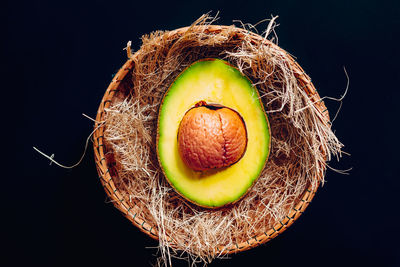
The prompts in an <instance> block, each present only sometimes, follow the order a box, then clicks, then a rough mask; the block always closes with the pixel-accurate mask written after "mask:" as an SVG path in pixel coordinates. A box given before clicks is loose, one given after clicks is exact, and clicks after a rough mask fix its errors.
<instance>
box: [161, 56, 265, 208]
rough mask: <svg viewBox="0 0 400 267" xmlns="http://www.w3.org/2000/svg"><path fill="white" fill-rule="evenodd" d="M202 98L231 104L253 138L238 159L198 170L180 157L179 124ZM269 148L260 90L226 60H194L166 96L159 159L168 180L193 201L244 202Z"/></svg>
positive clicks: (216, 204)
mask: <svg viewBox="0 0 400 267" xmlns="http://www.w3.org/2000/svg"><path fill="white" fill-rule="evenodd" d="M200 101H205V102H207V103H217V104H220V105H223V106H226V107H229V108H231V109H234V110H235V111H237V112H238V113H239V114H240V115H241V116H242V118H243V120H244V122H245V125H246V129H247V138H248V141H247V147H246V151H245V153H244V155H243V156H242V158H241V159H240V160H239V161H238V162H237V163H235V164H233V165H231V166H229V167H226V168H223V169H213V170H208V171H203V172H198V171H194V170H192V169H190V168H189V167H187V166H186V165H185V163H184V162H183V160H182V158H181V157H180V154H179V151H178V140H177V134H178V129H179V124H180V122H181V120H182V118H183V116H184V115H185V113H186V112H187V111H188V110H189V109H190V108H192V107H194V106H195V104H196V103H198V102H200ZM269 150H270V131H269V124H268V119H267V117H266V115H265V112H264V108H263V105H262V103H261V102H260V99H259V95H258V92H257V89H256V88H254V87H253V86H252V84H251V82H250V81H249V79H248V78H247V77H245V76H243V75H242V74H241V73H240V71H239V70H237V69H236V68H234V67H232V66H231V65H229V64H228V63H227V62H226V61H223V60H220V59H206V60H201V61H197V62H195V63H193V64H192V65H190V66H189V67H188V68H187V69H186V70H184V71H183V72H182V73H181V74H180V75H179V76H178V77H177V78H176V80H175V81H174V82H173V83H172V85H171V86H170V88H169V89H168V91H167V93H166V94H165V96H164V99H163V103H162V104H161V107H160V111H159V120H158V136H157V151H158V159H159V162H160V164H161V167H162V169H163V172H164V174H165V176H166V178H167V180H168V181H169V182H170V184H171V185H172V186H173V187H174V188H175V189H176V191H177V192H178V193H179V194H181V195H182V196H183V197H185V198H186V199H188V200H189V201H191V202H194V203H196V204H198V205H200V206H204V207H220V206H224V205H227V204H229V203H233V202H235V201H237V200H239V199H240V198H241V197H242V196H243V195H244V194H245V193H246V192H247V191H248V189H249V188H250V187H251V186H252V184H253V183H254V181H255V180H256V179H257V178H258V177H259V175H260V173H261V171H262V170H263V168H264V165H265V162H266V160H267V158H268V155H269Z"/></svg>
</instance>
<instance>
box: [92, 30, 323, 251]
mask: <svg viewBox="0 0 400 267" xmlns="http://www.w3.org/2000/svg"><path fill="white" fill-rule="evenodd" d="M198 27H206V29H205V30H206V32H210V33H218V32H220V31H221V30H222V29H224V28H226V27H232V26H218V25H207V26H198ZM187 29H188V27H185V28H180V29H177V30H174V31H170V32H166V33H165V34H169V36H170V37H171V38H173V37H174V38H177V37H180V36H181V35H182V33H183V32H185V31H186V30H187ZM202 30H204V28H202ZM235 31H236V36H237V40H236V41H237V42H240V41H241V40H242V39H243V38H244V34H246V35H247V36H249V34H250V37H251V40H252V41H253V42H254V43H263V44H264V45H266V46H274V47H275V48H277V49H280V50H281V51H283V52H284V53H286V54H287V52H285V51H284V50H282V49H281V48H279V47H278V46H277V45H275V44H273V43H272V42H270V41H268V40H266V39H265V38H263V37H261V36H260V35H257V34H255V33H249V32H248V31H246V30H244V29H241V28H235ZM139 52H140V51H138V52H136V53H135V54H134V55H133V56H132V57H130V58H129V59H128V60H127V61H126V63H125V64H124V65H123V66H122V68H121V69H120V70H119V71H118V72H117V73H116V75H115V76H114V78H113V80H112V81H111V83H110V85H109V86H108V88H107V90H106V92H105V94H104V97H103V99H102V101H101V104H100V106H99V109H98V112H97V117H96V125H95V129H96V130H95V132H94V134H93V139H94V142H93V144H94V155H95V161H96V166H97V171H98V174H99V178H100V181H101V183H102V185H103V186H104V189H105V191H106V192H107V195H108V196H109V197H110V199H111V200H112V203H113V204H114V206H115V207H116V208H117V209H119V210H120V211H121V212H122V213H123V214H124V215H125V217H126V218H128V219H129V220H130V221H131V222H132V223H133V224H134V225H135V226H136V227H138V228H139V229H140V230H141V231H142V232H144V233H145V234H147V235H149V236H150V237H152V238H154V239H157V238H158V234H157V228H156V227H155V226H154V225H151V224H149V223H148V222H146V221H145V220H144V219H143V218H142V217H140V216H138V215H137V214H138V211H140V210H141V206H140V205H141V204H140V203H132V202H130V201H129V199H126V198H124V197H123V195H122V194H121V192H119V190H118V188H116V186H115V184H114V180H113V179H114V178H115V177H116V175H117V171H116V170H115V169H114V167H113V162H112V160H110V158H109V157H108V156H107V154H106V149H107V148H106V147H105V145H104V140H103V133H104V130H105V125H104V124H101V122H102V121H103V120H104V116H105V109H106V108H108V107H109V106H110V105H111V103H112V102H113V101H115V100H116V99H117V98H120V97H121V95H122V94H120V93H119V92H120V91H126V90H127V89H128V88H126V87H127V86H129V79H130V77H132V76H131V70H132V67H133V65H134V59H135V57H136V56H137V54H138V53H139ZM287 57H288V59H289V62H288V64H289V65H290V66H291V68H292V69H293V72H294V73H295V76H296V78H297V80H298V83H299V84H300V86H301V87H302V88H303V89H304V91H305V92H306V93H307V95H308V96H309V98H310V100H311V101H312V102H314V103H316V104H315V105H316V107H317V109H318V110H319V112H320V113H321V115H323V116H321V117H322V118H323V119H322V120H321V123H323V124H326V125H328V124H329V123H330V121H329V114H328V111H327V108H326V106H325V104H324V103H323V101H322V100H321V98H320V97H319V95H318V93H317V91H316V89H315V87H314V85H313V84H312V83H311V79H310V78H309V77H308V75H307V74H305V73H304V71H303V69H302V68H301V67H300V66H299V65H298V63H297V62H296V61H295V60H294V59H293V58H292V57H291V56H290V55H289V54H287ZM131 89H132V88H131ZM322 153H324V154H325V152H324V151H322ZM318 175H319V177H318V179H317V180H319V181H321V180H322V178H323V175H324V173H323V171H322V170H321V171H320V173H319V174H318ZM113 177H114V178H113ZM315 190H316V189H315ZM315 190H312V187H311V186H310V187H309V188H308V189H307V190H306V191H305V192H304V194H303V196H302V198H301V200H300V201H299V202H298V203H297V204H296V205H295V207H294V208H293V209H292V210H291V211H289V212H288V214H287V215H286V217H285V218H284V219H283V220H282V221H280V222H278V223H276V224H275V225H274V226H273V227H272V228H271V229H269V230H268V231H265V232H260V233H258V234H257V235H256V236H254V237H253V238H250V239H248V240H243V241H242V242H239V243H237V244H235V245H233V246H231V247H218V248H217V250H218V251H220V252H222V253H221V254H231V253H236V252H239V251H244V250H248V249H250V248H253V247H256V246H258V245H260V244H263V243H266V242H267V241H269V240H271V239H273V238H274V237H276V236H277V235H279V234H280V233H282V232H283V231H285V230H286V229H287V228H288V227H289V226H290V225H292V224H293V222H294V221H295V220H297V219H298V218H299V216H300V215H301V214H302V213H303V211H304V210H305V209H306V208H307V206H308V204H309V203H310V201H311V200H312V198H313V197H314V194H315Z"/></svg>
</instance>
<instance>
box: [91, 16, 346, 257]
mask: <svg viewBox="0 0 400 267" xmlns="http://www.w3.org/2000/svg"><path fill="white" fill-rule="evenodd" d="M213 22H214V21H213V19H212V18H210V17H208V16H206V15H205V16H202V17H201V18H200V19H199V20H197V21H196V22H195V23H193V24H192V25H191V26H190V27H185V28H180V29H176V30H173V31H157V32H153V33H151V34H149V35H145V36H143V37H142V45H141V47H140V49H139V50H138V51H137V52H135V53H131V50H130V47H129V46H128V47H127V51H128V60H127V61H126V63H125V64H124V65H123V66H122V68H121V69H120V70H119V71H118V72H117V73H116V75H115V76H114V77H113V80H112V82H111V84H110V85H109V87H108V88H107V91H106V92H105V94H104V97H103V99H102V102H101V104H100V106H99V109H98V113H97V117H96V125H95V132H94V135H93V139H94V151H95V161H96V165H97V169H98V173H99V175H100V180H101V182H102V184H103V186H104V188H105V190H106V192H107V194H108V196H109V198H110V200H111V201H112V203H113V204H114V205H115V207H116V208H118V209H119V210H120V211H121V212H122V213H123V214H124V215H125V216H126V218H128V219H129V220H130V221H131V222H132V223H133V225H135V226H136V227H138V228H139V229H140V230H141V231H143V232H144V233H146V234H147V235H149V236H150V237H152V238H154V239H157V240H158V241H159V250H160V255H161V258H163V259H164V260H167V261H166V262H169V263H171V261H170V259H171V255H172V256H181V257H191V258H192V259H197V260H201V261H203V262H210V261H211V260H212V259H213V258H215V257H223V256H224V255H227V254H231V253H236V252H239V251H243V250H247V249H250V248H252V247H255V246H258V245H260V244H262V243H265V242H267V241H269V240H271V239H272V238H274V237H275V236H277V235H278V234H280V233H282V232H283V231H284V230H285V229H286V228H288V227H289V226H290V225H291V224H292V223H293V222H294V221H295V220H296V219H297V218H298V217H299V216H300V215H301V214H302V212H303V211H304V210H305V209H306V207H307V206H308V204H309V203H310V201H311V199H312V198H313V196H314V194H315V192H316V190H317V188H318V187H319V185H320V184H321V183H323V181H324V175H325V170H326V166H327V164H326V162H327V161H329V160H330V159H331V156H340V152H341V147H342V144H341V143H340V142H339V141H338V139H337V138H336V136H335V135H334V133H333V132H332V130H331V124H330V119H329V115H328V111H327V109H326V107H325V105H324V103H323V101H322V100H321V98H320V97H319V95H318V93H317V91H316V89H315V88H314V86H313V84H312V83H311V79H310V78H309V76H307V75H306V74H305V72H304V71H303V69H302V68H301V67H300V66H299V65H298V64H297V63H296V61H295V60H294V59H293V58H292V57H291V56H290V55H289V54H288V53H287V52H286V51H284V50H283V49H281V48H280V47H278V46H277V45H276V44H275V43H274V41H273V40H272V41H271V39H268V38H267V37H268V36H269V35H272V36H274V31H273V28H274V25H275V24H274V22H273V20H272V21H271V22H270V23H269V25H268V28H267V30H266V31H265V32H264V33H263V34H262V35H259V34H257V33H256V32H254V31H252V30H251V28H249V27H248V26H247V27H246V26H245V25H242V26H241V27H237V26H220V25H212V23H213ZM272 39H274V38H272ZM204 58H219V59H223V60H225V61H227V62H229V63H230V64H231V65H233V66H235V67H236V68H237V69H238V70H239V71H240V72H241V73H242V74H244V75H246V76H247V77H249V79H250V80H251V81H252V83H253V85H254V86H255V87H256V88H257V90H258V92H259V96H260V98H261V101H262V103H263V104H264V108H265V112H266V114H267V116H268V119H269V123H270V131H271V151H270V156H269V159H268V162H267V163H266V165H265V167H264V169H263V171H262V173H261V175H260V177H259V178H258V180H256V182H255V183H254V184H253V186H252V187H251V188H250V190H249V191H248V192H247V194H246V195H245V196H244V197H243V198H242V199H241V200H240V201H238V202H236V203H234V204H231V205H228V206H226V207H223V208H219V209H207V208H203V207H199V206H197V205H195V204H192V203H190V202H188V201H186V200H185V199H184V198H183V197H181V196H180V195H179V194H178V193H176V192H175V190H174V189H173V188H172V187H171V185H170V184H169V183H168V182H167V180H166V178H165V177H164V174H163V172H162V170H161V168H160V165H159V162H158V160H157V150H156V142H157V140H156V136H157V119H158V112H159V107H160V104H161V101H162V99H163V96H164V93H165V92H166V91H167V90H168V88H169V86H170V85H171V83H172V82H173V81H174V79H175V78H176V77H177V76H178V75H179V74H180V73H181V72H182V71H183V70H185V68H187V67H188V66H189V65H190V64H192V63H193V62H195V61H198V60H200V59H204ZM183 252H185V253H183ZM184 255H185V256H184Z"/></svg>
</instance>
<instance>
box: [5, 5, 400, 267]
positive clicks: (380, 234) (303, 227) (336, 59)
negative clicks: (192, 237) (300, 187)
mask: <svg viewBox="0 0 400 267" xmlns="http://www.w3.org/2000/svg"><path fill="white" fill-rule="evenodd" d="M399 7H400V5H399V3H398V2H395V1H393V2H387V1H331V2H327V1H313V2H305V1H249V0H246V1H243V0H242V1H236V0H232V1H210V0H203V1H189V0H188V1H184V2H182V3H178V2H170V1H160V2H155V1H152V0H149V1H140V2H135V1H125V2H122V1H96V2H84V1H78V2H74V1H65V2H59V1H36V0H33V1H25V2H21V1H14V2H8V3H3V4H2V7H1V11H0V12H1V13H2V14H1V20H2V22H1V25H2V36H3V38H2V39H3V41H1V45H0V48H1V49H0V53H1V68H2V76H3V75H4V76H3V78H2V86H1V91H2V104H3V105H2V117H1V120H2V124H1V125H2V126H1V128H2V132H3V133H4V132H5V133H7V137H6V138H4V139H3V144H2V148H3V153H2V157H3V158H4V160H2V163H3V164H2V173H3V174H2V194H1V198H2V199H3V201H2V204H3V205H2V206H3V213H2V216H1V221H2V222H3V225H4V223H5V225H4V226H2V231H3V232H4V233H3V234H2V237H1V241H2V243H3V245H5V248H6V249H5V250H4V249H3V250H2V254H3V256H2V257H1V260H0V261H1V265H3V264H4V265H6V266H19V265H22V264H26V265H27V266H64V265H70V266H84V265H86V266H150V264H152V263H154V262H155V256H154V254H155V253H156V252H157V251H156V249H151V248H146V247H155V246H157V243H156V242H155V241H153V240H151V239H150V238H148V237H147V236H146V235H144V234H142V233H141V232H140V231H139V230H138V229H136V228H135V227H134V226H132V225H131V223H130V222H129V221H128V220H127V219H125V218H124V217H123V216H122V215H121V214H120V213H119V211H118V210H116V209H115V208H114V207H113V206H112V204H110V203H107V198H106V195H105V192H104V190H103V188H102V186H101V184H100V181H99V179H98V175H97V172H96V168H95V164H94V160H93V152H92V149H91V147H89V150H88V153H87V155H86V157H85V158H84V160H83V162H82V163H81V164H80V165H79V166H78V167H76V168H74V169H72V170H65V169H61V168H59V167H57V166H55V165H54V164H53V165H51V166H49V161H48V160H47V159H45V158H43V157H42V156H40V155H39V154H38V153H36V152H34V151H33V149H32V146H37V147H38V148H39V149H41V150H43V151H44V152H46V153H48V154H51V153H55V159H56V160H58V161H60V162H62V163H65V164H67V165H69V164H73V163H74V162H76V161H77V160H78V159H79V157H80V155H81V153H82V150H83V147H84V144H85V140H86V137H87V136H88V135H89V134H90V132H91V131H92V127H93V123H92V122H91V121H90V120H88V119H86V118H84V117H83V116H82V115H81V114H82V113H85V114H87V115H89V116H91V117H95V115H96V111H97V108H98V105H99V103H100V101H101V98H102V95H103V93H104V91H105V89H106V87H107V85H108V84H109V82H110V81H111V75H112V74H113V73H115V71H116V70H117V69H119V67H120V66H122V64H123V63H124V62H125V60H126V53H125V51H123V50H122V48H123V47H124V46H125V44H126V42H127V41H129V40H132V42H133V45H132V46H133V49H134V50H137V49H138V48H139V46H140V36H141V35H142V34H145V33H149V32H151V31H153V30H157V29H161V30H172V29H175V28H178V27H182V26H186V25H189V24H190V23H191V22H193V21H194V20H195V19H196V18H198V17H199V16H200V15H201V14H203V13H206V12H208V11H213V12H212V13H211V14H215V12H216V11H220V19H219V20H218V23H219V24H232V21H233V20H242V21H243V22H248V23H253V24H254V23H257V22H258V21H260V20H262V19H265V18H270V15H271V14H273V15H279V19H278V23H279V24H280V26H279V27H278V28H277V34H278V36H279V45H280V46H281V47H282V48H284V49H286V50H287V51H289V52H290V53H291V54H293V55H295V56H296V58H297V61H298V62H299V63H300V65H301V66H302V67H303V68H304V69H305V71H306V72H307V73H308V74H309V75H310V76H311V77H312V79H313V83H314V85H315V86H316V88H317V89H318V91H319V92H320V94H321V95H329V96H334V97H340V96H341V94H342V93H343V92H344V89H345V86H346V81H347V80H346V76H345V74H344V71H343V67H346V69H347V71H348V73H349V76H350V89H349V92H348V94H347V96H346V98H345V100H344V102H343V107H342V109H341V112H340V114H339V116H338V118H337V119H336V121H335V122H334V125H333V128H334V129H335V132H336V134H337V136H338V137H339V139H340V140H341V141H342V142H343V143H344V144H345V148H344V150H345V151H346V152H349V153H351V157H348V156H345V157H343V158H342V159H341V160H340V162H339V163H338V162H336V161H332V162H331V163H330V165H331V166H333V167H335V168H340V169H347V168H350V167H353V170H352V171H351V172H350V175H341V174H338V173H335V172H333V171H328V172H327V175H326V180H327V182H326V183H325V185H324V187H322V188H321V189H320V190H319V191H318V193H317V195H316V197H315V198H314V200H313V202H312V204H311V205H310V206H309V207H308V208H307V210H306V212H305V213H304V214H303V215H302V216H301V217H300V219H299V220H298V221H296V223H295V224H294V225H293V226H292V227H291V228H289V229H288V230H287V231H286V232H284V233H283V234H282V235H280V236H278V237H277V238H275V239H274V240H272V241H271V242H269V243H267V244H265V245H263V246H260V247H258V248H255V249H252V250H250V251H247V252H243V253H240V254H238V255H234V256H232V257H231V259H229V260H215V261H214V262H213V263H212V264H211V265H210V266H243V265H246V266H253V265H260V266H294V265H296V266H400V245H399V241H398V240H399V239H398V237H399V235H398V233H399V229H398V225H399V217H400V216H399V214H400V210H399V209H400V208H399V206H400V205H399V201H398V194H399V185H400V183H399V175H398V173H397V169H398V168H397V167H398V159H399V156H398V148H399V146H398V143H399V141H398V124H399V117H398V116H397V115H398V106H399V84H400V80H399V74H400V73H399V67H398V66H399V63H398V62H399V59H400V57H399V50H398V46H399V42H398V41H399V33H400V30H399V29H400V28H399V27H400V8H399ZM265 27H266V24H262V25H260V27H259V29H260V30H261V31H262V30H263V29H265ZM326 104H327V106H328V108H329V109H330V111H331V113H333V112H334V111H335V110H336V109H337V108H338V103H335V102H332V101H327V102H326ZM174 263H175V265H174V266H187V263H185V262H183V261H174Z"/></svg>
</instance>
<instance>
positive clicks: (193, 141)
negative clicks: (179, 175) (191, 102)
mask: <svg viewBox="0 0 400 267" xmlns="http://www.w3.org/2000/svg"><path fill="white" fill-rule="evenodd" d="M202 104H203V103H202ZM246 145H247V134H246V127H245V125H244V122H243V120H242V118H241V117H240V115H239V114H238V113H237V112H236V111H233V110H232V109H229V108H226V107H220V106H218V107H213V106H207V105H204V104H203V105H202V106H197V107H195V108H192V109H190V110H189V111H188V112H187V113H186V114H185V116H184V117H183V119H182V121H181V123H180V125H179V130H178V149H179V153H180V155H181V157H182V160H183V161H184V162H185V164H186V165H187V166H189V167H190V168H192V169H193V170H196V171H206V170H209V169H215V168H223V167H228V166H230V165H232V164H234V163H236V162H237V161H238V160H239V159H240V158H241V157H242V155H243V153H244V151H245V149H246Z"/></svg>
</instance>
